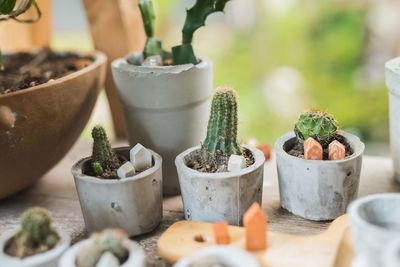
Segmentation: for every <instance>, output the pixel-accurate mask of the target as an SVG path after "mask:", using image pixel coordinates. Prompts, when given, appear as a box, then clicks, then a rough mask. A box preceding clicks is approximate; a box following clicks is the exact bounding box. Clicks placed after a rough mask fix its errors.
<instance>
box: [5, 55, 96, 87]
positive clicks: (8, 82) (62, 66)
mask: <svg viewBox="0 0 400 267" xmlns="http://www.w3.org/2000/svg"><path fill="white" fill-rule="evenodd" d="M93 61H94V59H93V58H92V57H88V56H82V55H78V54H75V53H59V52H54V51H52V50H51V49H49V48H44V49H42V50H39V51H38V52H37V53H27V52H20V53H15V54H9V55H4V61H3V63H4V70H1V71H0V95H2V94H7V93H11V92H16V91H19V90H23V89H27V88H30V87H33V86H36V85H39V84H43V83H47V82H49V81H52V80H55V79H58V78H61V77H63V76H66V75H68V74H71V73H73V72H76V71H78V70H80V69H83V68H85V67H87V66H88V65H90V64H91V63H92V62H93Z"/></svg>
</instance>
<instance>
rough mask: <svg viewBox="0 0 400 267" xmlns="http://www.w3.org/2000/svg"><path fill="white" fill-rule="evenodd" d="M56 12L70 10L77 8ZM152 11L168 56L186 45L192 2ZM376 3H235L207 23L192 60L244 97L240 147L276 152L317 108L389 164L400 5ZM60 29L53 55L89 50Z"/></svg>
mask: <svg viewBox="0 0 400 267" xmlns="http://www.w3.org/2000/svg"><path fill="white" fill-rule="evenodd" d="M55 2H56V5H55V6H56V7H57V5H58V8H60V9H63V10H65V7H64V8H62V6H63V5H71V3H72V4H73V3H74V1H71V3H69V1H64V2H65V3H62V0H58V1H55ZM154 2H155V7H156V13H157V27H156V35H157V37H159V38H160V39H162V40H163V42H164V48H165V49H167V50H170V48H171V47H172V46H174V45H176V44H178V43H179V42H180V40H181V35H180V31H181V28H182V26H183V22H184V19H185V8H188V7H190V6H191V5H192V4H193V1H184V0H158V1H157V0H154ZM374 2H375V3H371V2H370V1H361V0H357V1H356V0H354V1H339V0H324V1H320V0H232V1H230V2H229V3H228V4H227V6H226V14H225V15H223V14H215V15H212V16H211V17H210V18H209V19H208V20H207V26H206V27H203V28H201V29H200V30H199V31H198V32H197V33H196V34H195V38H194V47H195V51H196V53H197V54H198V55H202V56H205V57H208V58H210V59H211V60H212V61H213V62H214V64H215V66H214V67H215V76H214V77H215V78H214V86H215V87H217V86H219V85H228V86H232V87H233V88H235V89H236V90H237V91H238V94H239V97H240V129H239V131H240V138H241V139H242V140H244V139H246V138H248V137H255V138H256V139H258V141H259V142H261V143H268V144H270V145H272V144H273V143H274V141H275V139H276V138H277V137H279V136H280V135H281V134H283V133H284V132H286V131H289V130H291V129H292V128H293V125H294V122H295V120H296V119H297V117H298V115H299V113H300V112H302V111H304V110H306V109H307V108H309V107H313V108H319V109H322V110H325V111H328V112H329V113H332V114H334V115H335V117H336V119H337V120H338V121H339V123H340V125H341V127H342V128H343V129H346V130H349V131H352V132H354V133H356V134H357V135H359V136H360V137H361V138H362V140H364V141H365V142H366V143H367V144H368V146H367V147H368V150H367V153H369V154H376V155H378V154H380V155H382V154H388V146H387V143H388V100H387V89H386V88H385V85H384V62H385V61H386V60H388V59H389V58H392V57H395V56H398V55H399V54H400V49H399V48H400V32H399V31H398V30H396V27H394V26H393V25H395V24H393V23H397V25H399V24H400V21H399V18H398V17H399V16H398V15H397V14H399V11H400V8H399V1H387V0H382V1H374ZM376 2H379V3H376ZM76 4H77V8H78V5H80V6H79V8H82V7H81V4H80V3H79V2H76ZM82 12H83V11H82ZM56 13H57V10H56ZM64 13H68V12H64ZM83 15H84V14H83ZM59 20H60V21H62V18H59ZM56 27H58V28H59V30H57V31H55V38H54V42H53V46H54V47H55V48H74V49H77V48H79V49H90V48H91V46H92V45H91V42H90V37H89V34H88V31H87V29H86V30H83V31H80V30H79V29H81V28H82V27H81V26H80V25H77V26H76V29H75V30H74V29H72V30H71V29H65V28H63V25H62V23H59V24H57V23H56ZM77 29H78V30H77ZM66 32H69V33H66ZM77 44H79V46H77ZM104 105H106V104H105V98H104V95H103V96H102V99H101V100H100V103H99V104H98V107H97V108H96V112H95V115H94V118H93V121H92V124H93V123H95V122H98V120H99V118H101V119H103V120H104V119H105V118H106V119H107V118H108V120H109V118H110V117H109V116H99V115H98V114H101V113H104V112H108V110H107V109H106V108H105V107H104ZM96 114H97V116H96ZM96 117H97V119H96ZM101 122H102V123H103V124H107V125H111V123H110V122H109V121H107V122H104V121H101ZM84 136H87V132H86V133H84Z"/></svg>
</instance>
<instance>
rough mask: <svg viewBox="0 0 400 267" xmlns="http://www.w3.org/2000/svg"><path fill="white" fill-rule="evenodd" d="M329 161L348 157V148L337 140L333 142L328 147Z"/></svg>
mask: <svg viewBox="0 0 400 267" xmlns="http://www.w3.org/2000/svg"><path fill="white" fill-rule="evenodd" d="M328 151H329V160H338V159H344V157H345V155H346V148H345V147H344V145H343V144H341V143H340V142H338V141H337V140H334V141H332V142H331V143H330V144H329V147H328Z"/></svg>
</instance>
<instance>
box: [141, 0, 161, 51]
mask: <svg viewBox="0 0 400 267" xmlns="http://www.w3.org/2000/svg"><path fill="white" fill-rule="evenodd" d="M139 9H140V13H141V14H142V20H143V25H144V30H145V32H146V35H147V41H146V44H145V46H144V50H143V56H144V58H147V57H149V56H157V55H159V56H161V57H162V54H163V50H162V43H161V41H160V40H158V39H156V38H154V19H155V15H154V9H153V3H152V2H151V0H140V1H139Z"/></svg>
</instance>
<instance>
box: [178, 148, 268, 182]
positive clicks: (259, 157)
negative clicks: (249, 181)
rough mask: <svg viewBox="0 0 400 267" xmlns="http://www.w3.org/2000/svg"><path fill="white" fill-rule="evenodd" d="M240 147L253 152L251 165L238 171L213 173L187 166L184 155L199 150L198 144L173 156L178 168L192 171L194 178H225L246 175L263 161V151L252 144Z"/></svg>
mask: <svg viewBox="0 0 400 267" xmlns="http://www.w3.org/2000/svg"><path fill="white" fill-rule="evenodd" d="M242 147H244V148H246V149H248V150H250V152H251V153H252V154H253V157H254V163H253V165H251V166H249V167H247V168H244V169H242V170H240V171H235V172H215V173H207V172H199V171H196V170H194V169H192V168H189V167H188V166H186V164H185V157H186V156H187V155H189V154H190V153H192V152H193V151H196V150H199V149H200V146H195V147H192V148H189V149H187V150H185V151H183V152H182V153H180V154H179V155H178V156H177V157H176V158H175V165H176V167H177V168H178V169H184V170H185V171H188V172H191V173H194V174H195V175H196V178H208V179H226V178H234V177H240V176H243V175H246V174H248V173H251V172H253V171H255V170H257V169H258V168H259V167H260V166H262V165H263V164H264V162H265V157H264V153H263V152H262V151H261V150H259V149H257V148H255V147H252V146H248V145H242Z"/></svg>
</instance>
